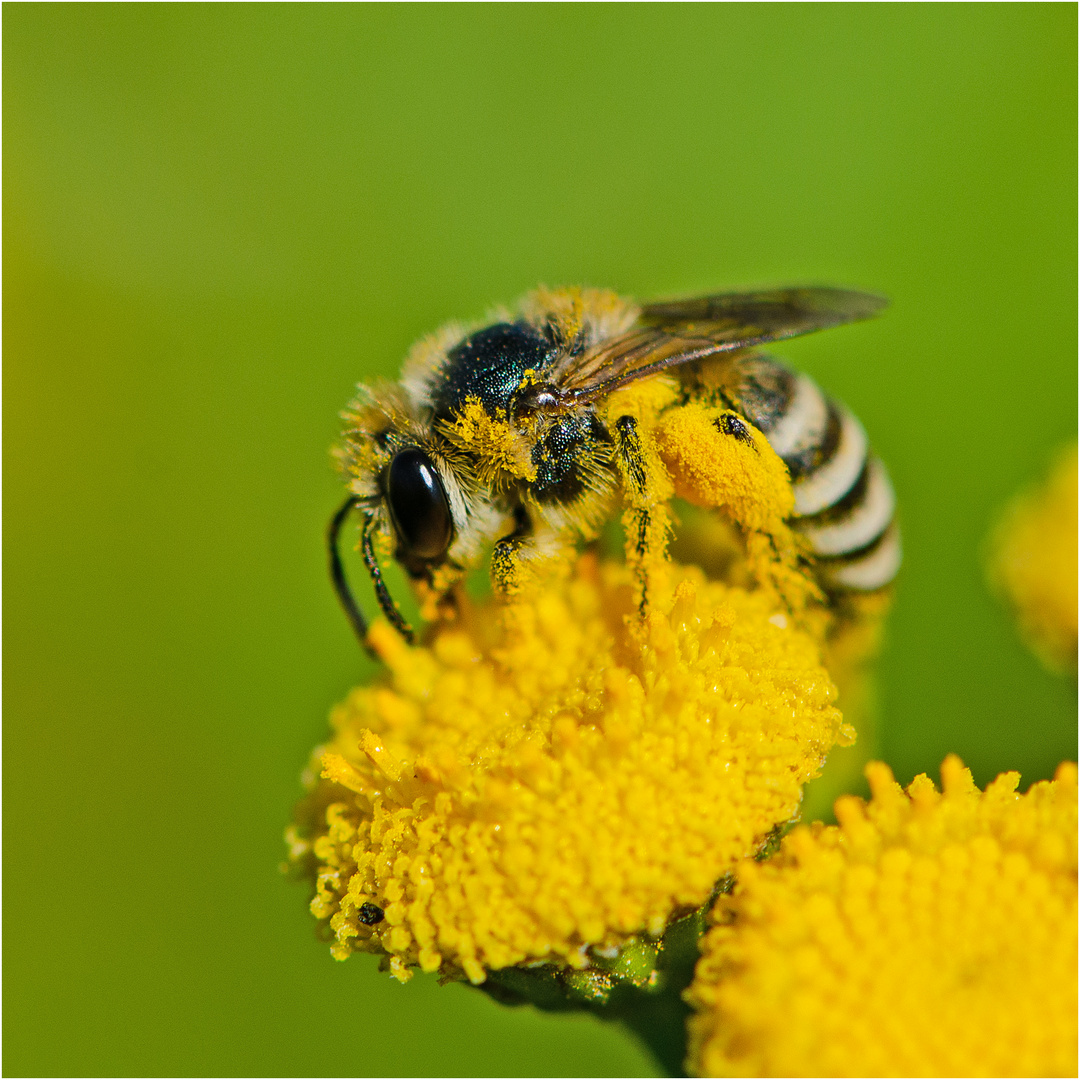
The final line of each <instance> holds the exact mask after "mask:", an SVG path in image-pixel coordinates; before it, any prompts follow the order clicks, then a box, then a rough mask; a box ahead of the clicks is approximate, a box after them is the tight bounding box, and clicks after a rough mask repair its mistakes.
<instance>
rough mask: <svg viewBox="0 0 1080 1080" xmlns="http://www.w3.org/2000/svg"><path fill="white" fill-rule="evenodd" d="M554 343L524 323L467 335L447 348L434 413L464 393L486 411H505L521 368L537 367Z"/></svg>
mask: <svg viewBox="0 0 1080 1080" xmlns="http://www.w3.org/2000/svg"><path fill="white" fill-rule="evenodd" d="M557 351H558V347H557V345H556V344H555V343H554V342H552V341H551V340H550V339H549V338H548V337H547V336H546V335H544V334H543V333H541V332H540V331H539V330H536V329H534V328H533V327H531V326H529V325H528V324H527V323H496V324H495V325H494V326H488V327H486V328H485V329H483V330H477V331H476V333H474V334H470V335H469V336H468V337H467V338H466V339H465V340H464V341H463V342H461V344H460V345H456V346H455V347H454V348H453V349H451V350H450V352H449V353H447V356H446V364H445V367H444V368H443V370H442V372H441V374H440V376H439V381H438V382H437V384H436V386H435V391H434V394H433V399H432V400H433V404H434V406H435V415H436V416H438V417H446V416H449V415H450V414H451V413H452V412H453V411H454V410H456V409H460V408H461V407H462V406H463V405H464V404H465V402H466V400H468V399H469V398H478V399H479V400H480V404H481V405H483V407H484V409H485V410H486V411H487V412H488V413H490V414H491V415H492V416H495V415H497V410H499V409H503V410H505V411H509V407H510V399H511V397H512V396H513V394H514V392H515V391H516V390H517V389H518V388H519V387H520V386H521V381H522V379H523V378H524V376H525V372H526V371H529V370H530V369H531V370H533V371H537V372H539V371H543V370H544V369H545V368H547V367H548V365H549V364H550V363H551V361H552V360H553V359H554V358H555V355H556V353H557Z"/></svg>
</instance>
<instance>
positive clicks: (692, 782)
mask: <svg viewBox="0 0 1080 1080" xmlns="http://www.w3.org/2000/svg"><path fill="white" fill-rule="evenodd" d="M665 581H666V582H668V584H665V585H664V586H663V588H658V589H657V590H656V591H655V594H654V595H653V596H652V598H651V600H650V610H649V612H648V615H647V617H646V618H645V619H644V621H642V620H641V618H640V617H639V615H638V613H637V610H636V601H635V596H636V592H635V588H634V582H633V577H632V571H631V570H629V569H627V568H626V567H625V566H622V565H620V564H617V563H613V562H598V561H597V560H596V558H595V557H593V556H589V555H586V556H583V557H581V559H580V560H579V561H578V562H577V564H576V566H575V568H574V571H573V573H572V574H571V575H569V576H568V577H565V578H559V579H556V580H553V581H552V582H551V583H550V585H549V586H547V587H545V589H544V590H543V591H542V592H540V593H539V594H537V595H531V596H530V597H529V599H528V602H524V601H522V602H520V603H516V604H504V605H500V604H498V603H496V602H495V601H488V602H487V603H485V604H484V605H482V606H478V607H475V608H470V607H469V606H468V605H467V604H466V606H465V607H464V609H463V610H462V613H461V616H460V618H459V620H458V621H457V622H453V623H449V622H444V623H439V624H436V625H435V626H433V627H432V628H431V630H430V633H429V636H428V638H427V640H426V643H425V644H424V646H423V647H419V648H409V647H406V646H405V645H404V644H403V643H402V642H401V640H400V638H398V637H397V636H396V634H395V633H394V632H393V631H392V630H390V629H389V628H388V627H386V626H385V625H383V624H377V625H376V626H375V627H373V630H372V635H371V641H372V644H373V646H374V647H375V648H376V649H377V650H378V651H379V652H380V654H381V655H382V657H383V659H384V661H385V663H386V665H387V669H388V670H387V672H386V674H385V675H384V676H383V677H382V678H381V679H380V680H378V681H377V682H376V683H375V684H374V685H371V686H365V687H360V688H358V689H356V690H354V691H353V692H352V693H351V694H350V695H349V697H348V699H347V700H346V701H345V702H344V703H343V704H342V705H340V706H338V707H337V708H336V709H335V710H334V713H333V716H332V723H333V729H334V734H333V737H332V739H331V740H330V742H329V744H328V745H327V746H326V747H325V749H324V751H323V753H322V755H321V758H320V759H319V761H318V762H317V764H316V769H315V773H316V775H318V773H319V772H321V774H322V775H321V778H320V779H319V780H317V781H316V782H315V784H314V786H313V788H312V790H311V791H310V793H309V795H308V797H307V799H306V800H305V802H304V803H303V804H302V805H301V807H300V808H299V810H298V828H297V829H295V830H293V831H292V832H290V845H291V852H292V855H293V858H294V859H295V860H310V861H311V863H312V865H313V866H314V868H315V874H316V876H317V891H316V897H315V900H314V901H313V903H312V910H313V911H314V913H315V914H316V916H318V917H319V918H320V919H323V920H327V921H328V923H329V927H330V929H331V931H332V933H333V936H334V945H333V952H334V955H335V956H337V957H339V958H344V957H346V956H348V955H349V954H350V953H351V952H354V951H357V950H365V951H371V952H377V953H382V954H384V955H385V957H386V964H387V967H388V968H389V970H390V971H391V972H392V973H393V974H394V975H395V976H396V977H398V978H400V979H403V980H404V979H406V978H408V977H409V975H410V974H411V970H412V969H413V968H415V967H419V968H421V969H422V970H425V971H439V972H441V973H443V974H444V975H448V976H451V977H457V978H461V977H464V978H468V979H470V980H472V981H473V982H482V981H483V980H484V979H485V977H486V972H487V971H488V970H489V969H493V968H501V967H506V966H509V965H515V964H521V963H524V962H529V961H535V960H548V961H552V962H556V963H560V964H564V965H569V966H571V967H586V966H588V964H589V962H590V953H589V949H590V948H596V949H598V950H600V949H603V950H610V949H611V948H614V947H617V946H619V945H620V943H622V942H624V941H626V940H627V939H628V938H630V937H631V936H633V935H640V934H652V935H656V934H659V933H660V932H661V931H662V930H663V929H664V927H665V926H666V925H667V924H668V922H669V921H670V920H671V919H672V917H673V916H675V915H677V914H680V913H683V912H685V911H687V910H689V909H692V908H696V907H699V906H701V905H702V904H703V903H704V902H705V900H706V899H707V898H708V897H709V895H710V892H711V891H712V889H713V887H714V885H715V883H716V882H717V880H718V879H719V878H721V877H722V876H723V875H724V874H725V873H726V872H728V871H729V870H730V869H731V868H732V867H733V866H734V865H735V864H736V863H737V862H738V860H740V859H742V858H744V857H746V856H749V855H751V854H753V853H754V852H755V851H756V850H757V849H758V848H759V847H760V846H761V845H762V843H763V842H764V839H765V837H766V836H767V835H768V833H769V831H770V830H771V829H772V828H773V826H775V825H776V824H777V823H779V822H785V821H788V820H790V819H791V818H792V817H793V816H794V815H795V814H796V813H797V812H798V808H799V800H800V793H801V790H802V786H803V784H804V783H805V782H806V781H807V780H808V779H810V778H811V777H812V776H814V775H816V774H817V772H818V771H819V769H820V767H821V764H822V762H823V760H824V758H825V755H826V753H827V752H828V751H829V749H830V748H831V747H832V746H833V745H834V744H836V743H837V742H850V741H851V739H852V738H853V737H854V736H853V732H852V731H851V729H850V728H848V727H847V726H846V725H844V724H843V723H842V721H841V717H840V714H839V712H838V711H837V710H836V708H835V707H834V704H833V701H834V697H835V688H834V686H833V683H832V681H831V680H830V678H829V675H828V673H827V672H826V671H825V669H824V667H823V666H822V664H821V659H820V641H819V640H817V639H815V638H814V637H812V636H811V635H810V634H809V633H808V632H807V631H806V630H805V629H801V628H800V627H799V626H797V625H796V624H795V621H793V620H791V619H788V618H786V617H785V618H777V615H778V614H783V612H782V611H781V609H779V608H778V607H777V606H776V598H775V596H774V595H773V594H771V593H769V592H768V591H765V590H760V591H749V590H747V589H742V588H736V587H733V586H729V585H725V584H722V583H720V582H716V581H709V580H707V579H706V578H705V577H704V575H703V574H702V573H701V571H700V570H698V569H697V568H695V567H687V566H680V565H678V564H672V565H671V567H670V573H669V574H667V575H665ZM365 903H367V904H373V905H376V906H377V907H378V908H380V909H382V911H383V913H384V918H383V919H382V921H380V922H376V923H375V924H373V925H370V924H369V922H370V920H368V921H363V920H362V919H361V918H360V907H361V905H362V904H365Z"/></svg>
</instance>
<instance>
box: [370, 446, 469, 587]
mask: <svg viewBox="0 0 1080 1080" xmlns="http://www.w3.org/2000/svg"><path fill="white" fill-rule="evenodd" d="M382 489H383V496H384V497H385V499H386V506H387V509H388V510H389V511H390V520H391V521H392V522H393V524H394V531H395V532H396V533H397V539H398V550H397V558H398V560H399V561H400V562H401V564H402V565H403V566H404V567H405V569H406V570H408V571H409V572H410V573H411V574H414V575H419V574H422V573H423V572H424V571H425V570H426V569H427V568H428V567H430V566H431V565H432V564H434V563H438V562H439V561H440V560H441V559H442V558H443V556H444V555H445V554H446V551H447V549H448V548H449V547H450V541H451V539H452V538H453V534H454V522H453V516H452V515H451V512H450V500H449V498H448V497H447V494H446V488H445V487H444V486H443V482H442V479H441V478H440V476H439V471H438V469H436V468H435V464H434V462H432V460H431V458H429V457H428V456H427V454H425V453H424V451H423V450H421V449H419V448H418V447H415V446H410V447H406V448H404V449H401V450H398V451H397V452H396V453H395V454H394V456H393V458H392V459H391V461H390V464H389V466H388V467H387V469H386V471H385V473H384V474H383V480H382Z"/></svg>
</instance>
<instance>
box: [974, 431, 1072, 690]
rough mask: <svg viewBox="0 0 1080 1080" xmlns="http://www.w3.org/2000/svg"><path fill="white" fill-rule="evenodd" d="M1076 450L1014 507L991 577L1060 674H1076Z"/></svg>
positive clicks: (1002, 529)
mask: <svg viewBox="0 0 1080 1080" xmlns="http://www.w3.org/2000/svg"><path fill="white" fill-rule="evenodd" d="M1076 508H1077V471H1076V447H1075V446H1073V447H1071V448H1070V449H1068V450H1066V451H1065V452H1063V453H1062V454H1061V455H1060V456H1059V458H1058V460H1057V462H1056V463H1055V465H1054V466H1053V468H1052V470H1051V472H1050V476H1049V478H1048V479H1047V480H1046V482H1045V483H1044V484H1043V485H1042V486H1040V487H1039V488H1037V489H1035V490H1033V491H1030V492H1027V493H1025V494H1023V495H1021V496H1020V497H1019V498H1017V499H1016V500H1015V502H1014V503H1013V504H1012V506H1011V507H1010V508H1009V510H1008V511H1007V513H1006V514H1005V516H1004V518H1003V519H1002V521H1001V523H1000V524H999V526H998V528H997V529H996V531H995V533H994V536H993V541H992V552H991V562H990V574H991V579H992V581H993V583H994V584H995V586H996V587H997V589H998V591H999V592H1001V593H1003V594H1004V596H1005V597H1006V599H1007V600H1008V601H1009V602H1010V603H1011V605H1012V606H1013V607H1014V608H1015V610H1016V613H1017V617H1018V619H1019V622H1020V629H1021V631H1022V633H1023V635H1024V637H1025V639H1026V640H1027V641H1028V643H1029V645H1030V646H1031V648H1032V649H1033V650H1034V651H1035V653H1036V654H1037V655H1038V656H1039V657H1040V659H1041V660H1042V661H1043V662H1044V663H1045V664H1046V665H1047V667H1050V668H1052V669H1055V670H1063V671H1068V670H1072V671H1075V670H1076V638H1077V632H1076V624H1077V510H1076Z"/></svg>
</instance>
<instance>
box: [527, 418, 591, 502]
mask: <svg viewBox="0 0 1080 1080" xmlns="http://www.w3.org/2000/svg"><path fill="white" fill-rule="evenodd" d="M610 441H611V439H610V437H609V436H608V433H607V429H606V428H605V427H604V425H603V424H602V423H600V421H599V420H598V419H597V418H596V416H595V415H594V414H593V413H592V412H585V413H581V414H579V415H570V416H562V417H559V418H558V419H557V420H556V421H555V423H553V424H552V426H551V427H550V428H549V429H548V431H547V432H546V434H545V435H544V437H543V439H542V440H540V441H539V442H538V443H537V444H536V446H535V447H534V448H533V452H532V463H533V465H535V466H536V479H535V480H533V482H532V485H531V486H532V494H533V495H534V496H535V498H536V499H537V501H538V502H542V503H549V502H561V503H570V502H573V501H574V499H576V498H577V497H578V496H580V495H581V494H582V492H583V491H584V490H585V482H586V481H585V476H584V475H583V468H582V466H583V461H582V458H583V456H584V455H585V454H593V453H595V449H596V448H597V447H598V446H599V445H604V444H607V443H610Z"/></svg>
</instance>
